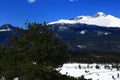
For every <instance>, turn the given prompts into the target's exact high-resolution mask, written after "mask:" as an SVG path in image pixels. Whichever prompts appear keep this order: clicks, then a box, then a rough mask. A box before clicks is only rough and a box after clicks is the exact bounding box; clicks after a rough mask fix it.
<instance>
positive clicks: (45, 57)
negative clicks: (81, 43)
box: [0, 23, 85, 80]
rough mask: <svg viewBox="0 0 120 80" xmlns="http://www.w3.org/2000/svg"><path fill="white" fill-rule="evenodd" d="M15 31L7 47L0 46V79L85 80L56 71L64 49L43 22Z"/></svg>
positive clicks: (62, 60)
mask: <svg viewBox="0 0 120 80" xmlns="http://www.w3.org/2000/svg"><path fill="white" fill-rule="evenodd" d="M18 31H19V33H20V34H18V35H13V36H12V37H11V40H10V45H5V46H1V47H0V79H1V80H13V79H14V78H18V79H19V80H85V79H84V77H82V78H78V79H76V78H73V77H68V76H65V75H61V74H60V73H59V72H58V71H56V69H55V68H58V67H60V66H62V65H63V64H64V63H65V62H66V61H67V57H66V55H65V52H66V50H67V46H66V45H64V44H63V43H62V42H61V40H60V39H58V38H54V37H53V33H52V32H51V31H50V30H49V29H48V27H47V25H46V24H45V23H44V24H37V23H32V24H30V23H28V24H27V29H18Z"/></svg>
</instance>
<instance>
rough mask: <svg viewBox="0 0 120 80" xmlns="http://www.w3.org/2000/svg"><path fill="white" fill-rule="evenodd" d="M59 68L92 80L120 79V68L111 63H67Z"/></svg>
mask: <svg viewBox="0 0 120 80" xmlns="http://www.w3.org/2000/svg"><path fill="white" fill-rule="evenodd" d="M119 66H120V65H119ZM57 70H59V71H60V73H61V74H63V75H68V76H73V77H75V78H78V77H81V76H82V75H83V76H84V77H85V78H86V79H92V80H120V70H119V69H116V68H113V67H112V65H111V64H83V63H66V64H64V65H63V66H62V67H61V68H57Z"/></svg>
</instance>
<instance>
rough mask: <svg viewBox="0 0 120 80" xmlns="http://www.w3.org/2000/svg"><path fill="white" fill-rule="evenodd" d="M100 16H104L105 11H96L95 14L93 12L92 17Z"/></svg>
mask: <svg viewBox="0 0 120 80" xmlns="http://www.w3.org/2000/svg"><path fill="white" fill-rule="evenodd" d="M100 16H104V17H105V16H106V14H105V13H103V12H97V13H96V14H94V15H93V17H100Z"/></svg>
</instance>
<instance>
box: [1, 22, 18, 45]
mask: <svg viewBox="0 0 120 80" xmlns="http://www.w3.org/2000/svg"><path fill="white" fill-rule="evenodd" d="M16 29H17V28H16V27H14V26H12V25H10V24H4V25H2V26H1V27H0V44H5V43H8V42H9V38H10V36H11V35H13V34H18V32H17V30H16Z"/></svg>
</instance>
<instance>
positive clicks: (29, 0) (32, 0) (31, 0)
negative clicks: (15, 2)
mask: <svg viewBox="0 0 120 80" xmlns="http://www.w3.org/2000/svg"><path fill="white" fill-rule="evenodd" d="M27 1H28V2H29V3H34V2H35V1H36V0H27Z"/></svg>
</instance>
